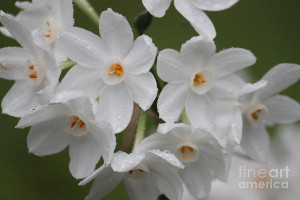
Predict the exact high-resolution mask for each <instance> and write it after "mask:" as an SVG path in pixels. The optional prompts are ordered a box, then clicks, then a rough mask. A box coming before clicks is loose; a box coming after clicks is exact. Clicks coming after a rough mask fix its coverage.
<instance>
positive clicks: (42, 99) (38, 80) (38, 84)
mask: <svg viewBox="0 0 300 200" xmlns="http://www.w3.org/2000/svg"><path fill="white" fill-rule="evenodd" d="M0 21H1V22H2V24H3V25H4V26H5V27H6V28H7V29H8V30H9V32H10V33H11V34H12V36H13V37H14V38H15V39H16V40H17V41H18V42H19V43H20V44H21V45H22V46H23V48H20V47H7V48H3V49H0V65H1V68H0V77H1V78H4V79H9V80H15V81H16V82H15V84H14V85H13V86H12V88H11V89H10V91H9V92H8V93H7V94H6V96H5V97H4V99H3V100H2V112H4V113H6V114H9V115H12V116H16V117H21V116H24V115H26V114H27V113H28V112H30V111H31V110H33V109H36V108H38V107H39V106H41V105H44V104H46V103H48V102H49V101H50V99H51V97H52V96H53V95H54V88H55V86H56V85H57V83H58V79H59V76H60V72H61V70H60V69H59V68H58V67H56V65H55V59H54V56H53V55H52V54H51V53H50V52H49V51H48V49H47V47H45V46H46V45H45V44H43V43H41V42H39V43H38V45H37V44H35V43H33V41H32V36H31V35H30V31H29V30H28V29H27V28H26V27H24V26H23V25H21V24H20V23H19V22H17V21H16V20H15V19H14V17H12V16H11V15H7V14H5V13H3V12H1V16H0ZM37 37H38V36H37Z"/></svg>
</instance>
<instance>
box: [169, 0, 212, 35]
mask: <svg viewBox="0 0 300 200" xmlns="http://www.w3.org/2000/svg"><path fill="white" fill-rule="evenodd" d="M174 4H175V8H176V9H177V10H178V11H179V12H180V13H181V14H182V15H183V16H184V17H185V18H186V19H187V20H188V21H189V22H190V23H191V25H192V26H193V27H194V29H195V30H196V31H197V32H198V33H199V34H200V35H202V36H203V37H205V38H207V39H209V40H213V39H214V38H215V37H216V30H215V27H214V25H213V23H212V22H211V21H210V19H209V18H208V17H207V15H206V14H205V13H204V12H203V11H202V10H199V9H197V8H196V7H195V6H194V5H193V4H192V2H191V1H190V0H188V1H186V0H174Z"/></svg>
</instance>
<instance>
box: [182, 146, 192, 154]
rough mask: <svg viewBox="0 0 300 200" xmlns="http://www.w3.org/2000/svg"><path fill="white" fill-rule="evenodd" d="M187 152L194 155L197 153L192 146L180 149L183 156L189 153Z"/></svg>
mask: <svg viewBox="0 0 300 200" xmlns="http://www.w3.org/2000/svg"><path fill="white" fill-rule="evenodd" d="M186 150H189V151H190V152H192V153H193V152H194V151H195V150H194V149H193V148H192V147H190V146H182V147H181V149H180V151H181V153H182V154H185V153H187V152H186Z"/></svg>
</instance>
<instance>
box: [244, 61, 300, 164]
mask: <svg viewBox="0 0 300 200" xmlns="http://www.w3.org/2000/svg"><path fill="white" fill-rule="evenodd" d="M299 78H300V66H299V65H296V64H279V65H277V66H275V67H273V68H272V69H271V70H270V71H268V72H267V73H266V74H265V75H264V76H263V77H262V80H261V81H260V84H257V86H256V88H255V87H253V91H252V92H251V90H249V88H247V85H246V86H245V87H246V88H244V89H242V91H241V95H240V97H239V103H240V105H241V110H242V113H243V136H242V141H241V147H242V149H243V150H244V152H245V153H246V154H247V155H248V156H249V157H250V158H252V159H254V160H258V161H265V160H266V157H267V154H268V151H269V137H268V133H267V130H266V125H273V124H276V123H292V122H295V121H297V120H300V105H299V103H298V102H296V101H295V100H293V99H291V98H289V97H287V96H283V95H277V93H279V92H281V91H283V90H284V89H286V88H287V87H289V86H290V85H292V84H294V83H295V82H297V81H298V80H299ZM262 81H265V82H266V86H265V87H262V86H264V85H265V84H264V85H262V84H261V83H262ZM247 90H248V91H247ZM245 91H246V92H245Z"/></svg>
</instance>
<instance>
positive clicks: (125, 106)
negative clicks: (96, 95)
mask: <svg viewBox="0 0 300 200" xmlns="http://www.w3.org/2000/svg"><path fill="white" fill-rule="evenodd" d="M103 94H105V95H102V96H100V99H99V102H100V105H101V107H102V114H103V116H104V118H106V119H107V121H108V122H109V123H110V125H111V126H112V128H113V130H114V132H116V133H119V132H121V131H123V130H124V129H125V128H126V126H127V125H128V123H129V121H130V119H131V115H132V111H133V99H132V97H131V96H130V94H129V93H128V91H127V89H126V87H125V86H124V85H121V84H118V85H115V86H106V88H105V91H104V92H103Z"/></svg>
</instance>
